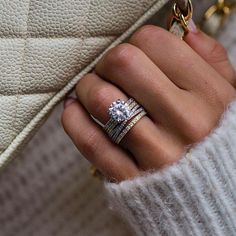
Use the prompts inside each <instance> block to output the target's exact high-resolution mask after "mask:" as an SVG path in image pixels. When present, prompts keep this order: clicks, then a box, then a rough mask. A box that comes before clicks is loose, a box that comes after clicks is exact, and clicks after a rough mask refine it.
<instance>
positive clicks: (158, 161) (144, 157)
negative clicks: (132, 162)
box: [76, 74, 178, 170]
mask: <svg viewBox="0 0 236 236" xmlns="http://www.w3.org/2000/svg"><path fill="white" fill-rule="evenodd" d="M76 93H77V96H78V99H79V101H80V102H81V103H82V105H83V106H84V107H85V109H86V110H87V111H88V112H89V113H90V114H91V115H92V116H93V117H95V118H96V119H98V120H99V121H100V122H102V123H103V124H105V123H106V122H107V121H108V120H109V115H108V113H107V109H108V107H109V105H110V104H111V103H112V102H114V101H116V100H117V99H123V100H127V95H126V94H125V93H123V92H122V91H121V90H120V89H118V88H117V87H115V86H114V85H112V84H111V83H109V82H106V81H104V80H103V79H101V78H100V77H99V76H97V75H96V74H88V75H86V76H85V77H84V78H82V79H81V80H80V81H79V83H78V85H77V87H76ZM172 138H173V137H170V135H169V134H168V133H167V132H166V131H165V130H164V129H163V128H162V127H158V126H157V125H155V124H154V123H153V122H152V120H151V119H150V118H149V117H148V116H145V117H143V118H142V119H141V120H140V121H139V122H138V123H137V124H136V125H135V126H134V127H133V128H132V129H131V130H130V131H129V133H128V134H127V135H126V136H125V137H124V139H123V141H122V143H121V145H122V146H124V147H125V148H127V149H128V150H129V151H130V152H131V153H132V154H133V156H134V157H135V159H136V161H137V162H138V164H139V167H140V168H141V169H145V170H146V169H150V168H159V167H160V166H162V165H164V164H167V163H169V162H170V161H173V158H175V156H173V153H176V145H170V142H171V141H174V140H173V139H172ZM175 143H176V142H175ZM169 147H172V149H171V150H170V148H169ZM177 147H178V146H177ZM176 158H177V156H176Z"/></svg>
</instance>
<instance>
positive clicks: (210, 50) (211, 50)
mask: <svg viewBox="0 0 236 236" xmlns="http://www.w3.org/2000/svg"><path fill="white" fill-rule="evenodd" d="M190 29H193V30H190V32H189V34H187V36H186V37H185V38H184V40H185V41H186V42H187V43H188V45H189V46H190V47H191V48H192V49H193V50H194V51H196V52H197V53H198V54H199V55H200V56H201V57H202V58H203V59H204V60H205V61H206V62H207V63H209V64H210V65H211V66H212V67H213V68H214V69H215V70H216V71H217V72H218V73H219V74H221V75H222V76H223V77H224V78H225V79H226V80H227V81H229V83H230V84H232V85H233V86H234V87H236V74H235V70H234V68H233V66H232V64H231V63H230V60H229V58H228V55H227V52H226V50H225V48H224V47H223V46H222V45H221V44H220V43H219V42H217V41H216V40H215V39H213V38H211V37H209V36H208V35H206V34H205V33H203V32H202V31H200V30H198V29H197V28H196V26H195V24H194V22H193V21H190Z"/></svg>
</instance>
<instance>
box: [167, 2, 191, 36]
mask: <svg viewBox="0 0 236 236" xmlns="http://www.w3.org/2000/svg"><path fill="white" fill-rule="evenodd" d="M192 15H193V5H192V2H191V0H188V10H187V13H186V14H183V13H182V12H181V10H180V9H179V7H178V6H177V3H174V5H173V16H172V19H171V21H170V26H169V28H171V26H172V25H173V24H174V23H175V22H178V23H179V24H181V26H182V27H183V30H184V32H185V34H187V33H188V32H189V28H188V21H189V20H190V19H191V18H192Z"/></svg>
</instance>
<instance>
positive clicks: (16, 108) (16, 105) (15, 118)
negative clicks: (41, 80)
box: [12, 0, 31, 139]
mask: <svg viewBox="0 0 236 236" xmlns="http://www.w3.org/2000/svg"><path fill="white" fill-rule="evenodd" d="M30 4H31V0H29V6H28V13H27V17H26V32H25V41H24V48H23V56H22V66H21V71H22V76H23V74H24V64H25V56H26V46H27V36H28V22H29V13H30ZM21 82H22V77H21V78H20V82H19V87H18V93H17V98H16V104H15V116H14V118H13V123H12V127H13V131H12V139H14V138H15V135H14V130H15V128H16V123H17V110H18V107H19V98H20V96H19V94H20V91H21Z"/></svg>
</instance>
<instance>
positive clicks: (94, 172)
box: [90, 165, 104, 180]
mask: <svg viewBox="0 0 236 236" xmlns="http://www.w3.org/2000/svg"><path fill="white" fill-rule="evenodd" d="M90 174H91V175H92V176H93V177H95V178H97V179H99V180H102V179H103V177H104V176H103V175H102V173H101V172H100V171H99V170H98V169H97V168H96V167H95V166H93V165H91V166H90Z"/></svg>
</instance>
